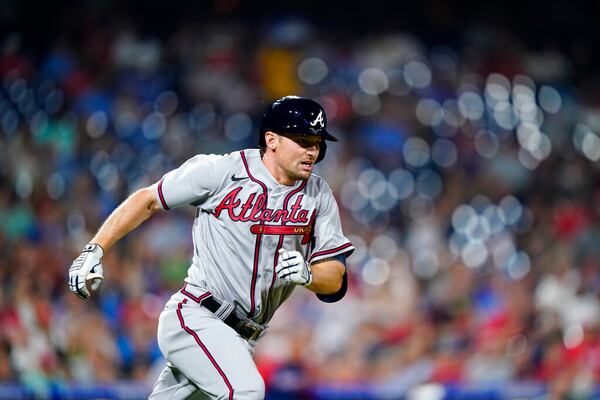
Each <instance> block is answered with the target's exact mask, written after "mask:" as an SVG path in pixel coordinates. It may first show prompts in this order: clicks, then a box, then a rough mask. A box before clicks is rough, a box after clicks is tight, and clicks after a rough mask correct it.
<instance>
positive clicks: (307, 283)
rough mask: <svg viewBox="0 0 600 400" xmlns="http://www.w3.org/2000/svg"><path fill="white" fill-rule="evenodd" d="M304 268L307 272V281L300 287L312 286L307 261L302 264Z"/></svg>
mask: <svg viewBox="0 0 600 400" xmlns="http://www.w3.org/2000/svg"><path fill="white" fill-rule="evenodd" d="M304 268H306V270H307V271H308V281H306V283H303V284H302V286H304V287H309V286H310V285H311V284H312V270H311V269H310V263H308V261H305V262H304Z"/></svg>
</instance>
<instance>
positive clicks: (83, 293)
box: [69, 243, 104, 300]
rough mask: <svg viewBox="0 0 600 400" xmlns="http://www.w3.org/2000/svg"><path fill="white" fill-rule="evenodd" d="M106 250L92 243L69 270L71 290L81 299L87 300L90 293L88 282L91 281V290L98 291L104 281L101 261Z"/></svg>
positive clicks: (84, 249)
mask: <svg viewBox="0 0 600 400" xmlns="http://www.w3.org/2000/svg"><path fill="white" fill-rule="evenodd" d="M103 255H104V250H102V247H100V245H97V244H93V243H90V244H88V245H86V246H85V247H84V248H83V251H82V252H81V254H80V255H79V257H77V259H76V260H75V261H73V264H72V265H71V268H69V289H70V290H71V292H73V293H75V294H76V295H77V296H79V297H80V298H82V299H84V300H87V299H88V298H89V297H90V292H89V291H88V288H87V287H86V281H88V280H91V282H90V288H91V289H92V290H93V291H96V290H98V288H99V287H100V285H101V284H102V280H103V279H104V276H103V275H102V274H103V272H104V271H103V270H102V262H101V261H100V259H101V258H102V256H103Z"/></svg>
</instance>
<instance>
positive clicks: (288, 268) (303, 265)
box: [275, 249, 312, 286]
mask: <svg viewBox="0 0 600 400" xmlns="http://www.w3.org/2000/svg"><path fill="white" fill-rule="evenodd" d="M275 272H276V273H277V276H278V277H279V279H283V280H285V281H288V282H293V283H295V284H297V285H302V286H310V284H311V283H312V272H311V270H310V264H308V263H307V262H306V261H305V260H304V257H302V254H300V252H298V251H287V250H285V249H279V264H277V266H276V267H275Z"/></svg>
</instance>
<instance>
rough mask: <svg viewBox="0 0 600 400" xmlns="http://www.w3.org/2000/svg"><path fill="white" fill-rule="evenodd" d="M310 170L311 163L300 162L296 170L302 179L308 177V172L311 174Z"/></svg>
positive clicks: (311, 168) (311, 167)
mask: <svg viewBox="0 0 600 400" xmlns="http://www.w3.org/2000/svg"><path fill="white" fill-rule="evenodd" d="M312 170H313V166H312V165H306V164H300V168H298V171H297V172H298V175H299V176H300V177H301V178H302V179H307V178H309V177H310V174H312Z"/></svg>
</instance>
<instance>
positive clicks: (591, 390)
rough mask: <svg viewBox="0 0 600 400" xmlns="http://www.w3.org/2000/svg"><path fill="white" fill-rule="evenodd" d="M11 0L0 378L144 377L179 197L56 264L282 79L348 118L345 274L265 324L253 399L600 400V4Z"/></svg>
mask: <svg viewBox="0 0 600 400" xmlns="http://www.w3.org/2000/svg"><path fill="white" fill-rule="evenodd" d="M282 3H283V2H262V3H260V4H254V2H249V1H246V2H244V1H242V0H214V1H210V2H201V1H199V2H186V1H175V2H172V4H168V5H166V2H162V1H149V2H144V3H139V4H137V3H134V2H125V3H123V2H117V1H110V0H105V1H100V0H98V1H85V2H58V3H56V2H47V3H44V4H38V3H37V2H30V1H4V2H2V7H1V8H0V26H1V28H0V29H1V33H2V36H1V37H0V77H1V80H0V398H2V399H17V398H53V399H55V398H56V399H57V398H72V399H83V398H98V397H100V398H115V399H116V398H120V399H135V398H144V397H145V396H147V394H148V393H149V390H150V388H151V385H152V384H153V382H154V379H155V378H156V376H157V374H158V371H160V369H161V368H162V366H163V365H164V362H165V361H164V360H163V358H162V356H161V354H160V351H159V350H158V348H157V345H156V341H155V330H156V321H157V316H158V314H159V312H160V310H161V309H162V306H163V304H164V302H165V301H166V299H167V298H168V297H169V296H170V294H171V293H172V292H174V291H175V290H177V289H178V288H179V287H180V286H181V284H182V278H183V277H184V276H185V273H186V269H187V266H188V262H189V255H190V251H191V235H190V234H189V229H190V226H191V222H192V210H177V211H172V212H169V213H162V214H160V215H157V216H156V217H154V218H153V219H152V220H150V221H148V222H147V223H146V224H145V225H143V226H142V227H141V228H140V229H138V230H137V231H135V232H134V233H132V234H130V235H129V236H128V237H127V238H126V239H124V240H123V241H122V242H121V243H120V244H119V245H118V246H117V247H115V249H114V250H113V251H111V252H110V253H109V254H108V255H107V256H106V257H105V270H106V273H105V275H106V282H105V284H104V287H103V288H102V292H101V294H100V296H97V297H96V298H95V299H93V300H92V301H89V302H82V301H80V300H79V299H77V298H76V297H75V296H73V295H71V294H69V292H68V288H67V283H66V282H67V278H66V276H67V268H68V265H69V264H70V263H71V261H72V260H73V259H74V258H75V257H76V256H77V254H78V253H79V251H80V249H81V248H82V246H83V245H84V244H85V243H86V242H87V241H88V240H89V239H90V238H91V236H92V235H93V233H94V232H95V230H96V229H97V228H98V226H99V224H100V223H101V221H102V220H103V219H104V218H105V217H107V216H108V214H109V213H110V212H111V211H112V210H113V209H114V208H115V207H116V206H117V205H118V204H119V202H120V201H122V200H123V199H124V198H125V197H126V196H127V195H128V193H131V192H132V191H134V190H136V189H138V188H140V187H143V186H145V185H148V184H151V183H153V182H155V181H157V180H158V179H159V178H160V177H161V176H162V174H164V173H165V172H166V171H168V170H170V169H172V168H174V167H176V166H178V165H179V164H180V163H182V162H183V161H184V160H185V159H187V158H188V157H190V156H191V155H193V154H196V153H200V152H201V153H211V152H215V153H222V152H228V151H232V150H237V149H240V148H244V147H254V146H255V142H256V129H257V121H258V119H259V118H260V113H261V112H262V110H264V109H265V107H266V105H267V104H268V103H269V102H270V101H271V100H272V99H274V98H277V97H279V96H281V95H285V94H290V93H294V94H301V95H305V96H311V97H314V98H316V99H318V100H319V101H320V102H322V104H324V106H325V108H326V109H327V111H328V114H329V121H330V126H331V130H332V131H333V132H334V133H335V134H336V135H337V136H338V137H340V138H341V140H340V143H339V144H336V145H332V146H330V148H329V150H328V156H327V158H326V159H325V161H324V162H323V163H321V164H320V165H319V168H318V172H317V173H318V174H320V175H322V176H324V177H325V178H326V179H327V180H328V182H329V183H330V185H331V186H332V188H333V189H334V192H335V193H336V196H337V199H338V202H339V205H340V211H341V214H342V219H343V223H344V230H345V232H346V233H347V234H348V235H349V236H350V237H351V239H352V240H353V242H354V244H355V245H356V247H357V251H356V252H355V253H354V255H353V256H352V257H351V258H350V259H349V269H350V273H351V274H350V278H351V282H350V289H349V293H348V295H347V296H346V298H345V299H344V300H343V301H341V302H339V303H337V304H334V305H330V304H323V303H320V302H318V301H317V300H316V298H315V297H314V296H311V295H310V294H309V293H308V292H306V291H303V290H298V291H297V293H296V294H295V295H294V296H293V297H292V299H291V300H289V301H288V302H287V303H286V304H285V305H284V306H283V308H282V309H281V310H280V311H279V312H278V314H277V315H276V316H275V318H274V320H273V321H272V324H271V329H270V332H269V334H268V335H267V336H266V337H265V338H264V339H263V340H262V341H261V342H260V343H259V345H258V347H257V352H256V363H257V365H258V367H259V369H260V371H261V373H262V374H263V376H264V378H265V380H266V383H267V385H268V396H269V398H271V399H279V398H281V399H293V398H313V399H409V400H411V399H428V400H436V399H565V398H568V399H590V398H600V391H599V390H598V386H597V383H598V377H599V376H600V330H599V317H600V301H599V297H598V293H599V291H600V271H599V266H600V265H599V261H600V218H599V217H600V215H599V207H598V202H599V200H600V181H599V179H598V176H599V174H598V166H599V163H598V161H599V160H600V137H599V133H600V109H599V104H600V86H599V83H600V81H599V79H598V78H599V76H598V65H599V63H598V61H599V57H600V52H599V49H598V46H599V44H598V43H599V42H598V40H597V38H598V37H600V35H599V33H600V32H599V29H598V24H597V21H596V17H597V16H598V15H599V14H598V7H596V6H588V5H577V4H575V3H576V2H566V1H557V2H549V3H551V4H548V3H545V2H526V3H512V4H511V3H510V2H509V3H504V2H503V3H496V4H495V5H493V6H487V7H486V6H484V5H482V4H479V3H473V2H464V3H461V4H457V5H451V4H449V3H445V2H441V1H420V2H415V3H410V4H405V2H397V4H385V3H384V2H380V1H369V2H365V3H364V4H357V5H349V4H344V3H341V2H320V3H319V2H303V3H302V4H296V3H298V2H294V4H282Z"/></svg>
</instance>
